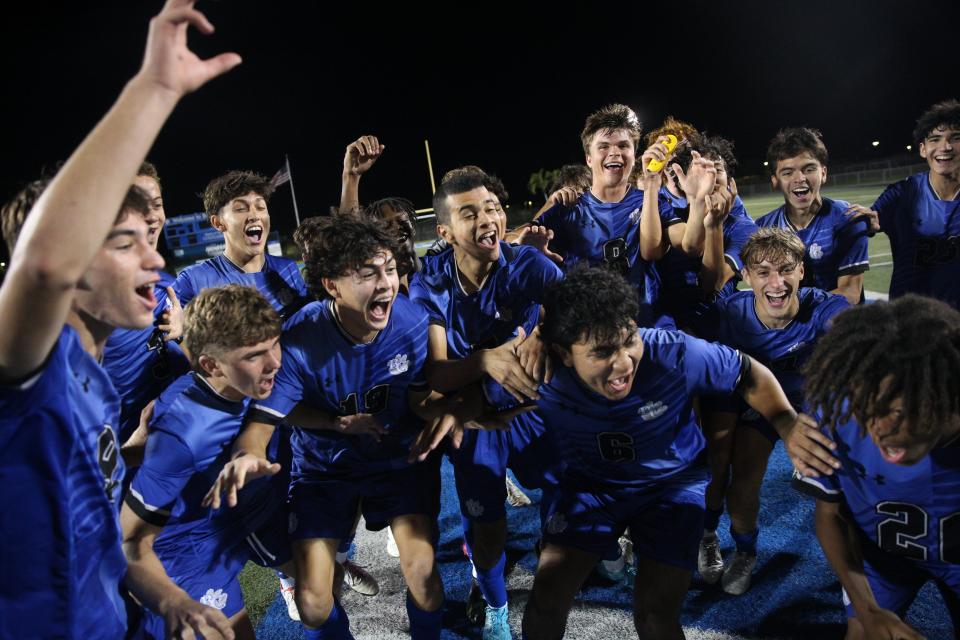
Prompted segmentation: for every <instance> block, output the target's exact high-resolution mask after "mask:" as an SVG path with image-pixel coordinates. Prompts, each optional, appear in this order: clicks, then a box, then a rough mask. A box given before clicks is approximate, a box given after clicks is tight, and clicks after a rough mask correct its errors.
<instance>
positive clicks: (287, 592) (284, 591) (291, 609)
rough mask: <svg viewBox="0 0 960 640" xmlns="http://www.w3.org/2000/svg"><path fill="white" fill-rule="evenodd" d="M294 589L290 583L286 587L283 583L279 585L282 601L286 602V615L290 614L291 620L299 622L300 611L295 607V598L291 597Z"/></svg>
mask: <svg viewBox="0 0 960 640" xmlns="http://www.w3.org/2000/svg"><path fill="white" fill-rule="evenodd" d="M291 582H292V581H291ZM295 590H296V587H294V586H293V585H292V584H291V585H290V586H288V587H285V586H284V585H283V584H281V585H280V595H282V596H283V601H284V602H286V603H287V615H288V616H290V619H291V620H293V621H295V622H300V611H299V610H298V609H297V602H296V600H294V599H293V593H294V591H295Z"/></svg>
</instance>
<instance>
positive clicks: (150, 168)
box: [137, 160, 160, 184]
mask: <svg viewBox="0 0 960 640" xmlns="http://www.w3.org/2000/svg"><path fill="white" fill-rule="evenodd" d="M140 176H146V177H148V178H153V179H154V180H156V181H157V184H160V174H159V173H157V167H156V166H155V165H154V164H153V163H152V162H150V161H149V160H144V161H143V162H142V163H140V168H139V169H137V177H138V178H139V177H140Z"/></svg>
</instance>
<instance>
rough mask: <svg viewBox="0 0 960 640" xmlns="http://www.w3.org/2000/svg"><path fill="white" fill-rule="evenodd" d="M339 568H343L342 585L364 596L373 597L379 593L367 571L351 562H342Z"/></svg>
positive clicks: (374, 580)
mask: <svg viewBox="0 0 960 640" xmlns="http://www.w3.org/2000/svg"><path fill="white" fill-rule="evenodd" d="M341 566H342V567H343V584H345V585H347V586H348V587H350V588H351V589H353V590H354V591H356V592H357V593H359V594H362V595H365V596H375V595H377V594H378V593H380V585H379V584H377V579H376V578H374V577H373V576H372V575H370V572H369V571H367V570H366V569H364V568H363V567H361V566H360V565H358V564H356V563H354V562H353V561H351V560H344V561H343V563H342V564H341Z"/></svg>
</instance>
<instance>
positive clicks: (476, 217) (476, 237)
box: [437, 187, 502, 263]
mask: <svg viewBox="0 0 960 640" xmlns="http://www.w3.org/2000/svg"><path fill="white" fill-rule="evenodd" d="M446 204H447V210H448V211H449V217H450V221H449V223H446V224H439V225H437V233H438V234H439V235H440V237H442V238H443V239H444V240H446V241H447V242H448V243H450V246H452V247H453V250H454V251H455V252H457V255H463V254H466V255H468V256H470V257H471V258H473V259H475V260H477V261H479V262H481V263H488V262H496V261H497V260H499V259H500V243H499V239H500V236H501V234H502V231H501V223H500V213H499V212H498V211H497V201H496V196H494V195H493V194H492V193H490V192H489V191H487V189H486V187H477V188H476V189H472V190H470V191H464V192H463V193H454V194H451V195H448V196H447V202H446Z"/></svg>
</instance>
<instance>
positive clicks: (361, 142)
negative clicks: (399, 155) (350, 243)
mask: <svg viewBox="0 0 960 640" xmlns="http://www.w3.org/2000/svg"><path fill="white" fill-rule="evenodd" d="M386 148H387V147H386V146H385V145H382V144H380V141H379V140H377V137H376V136H360V137H359V138H357V139H356V140H354V141H353V142H351V143H350V144H348V145H347V150H346V151H345V152H344V154H343V175H342V176H341V180H340V213H352V214H358V213H360V176H362V175H363V174H365V173H366V172H367V171H368V170H369V169H370V167H372V166H373V165H374V164H375V163H376V161H377V159H378V158H379V157H380V154H382V153H383V150H384V149H386Z"/></svg>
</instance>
